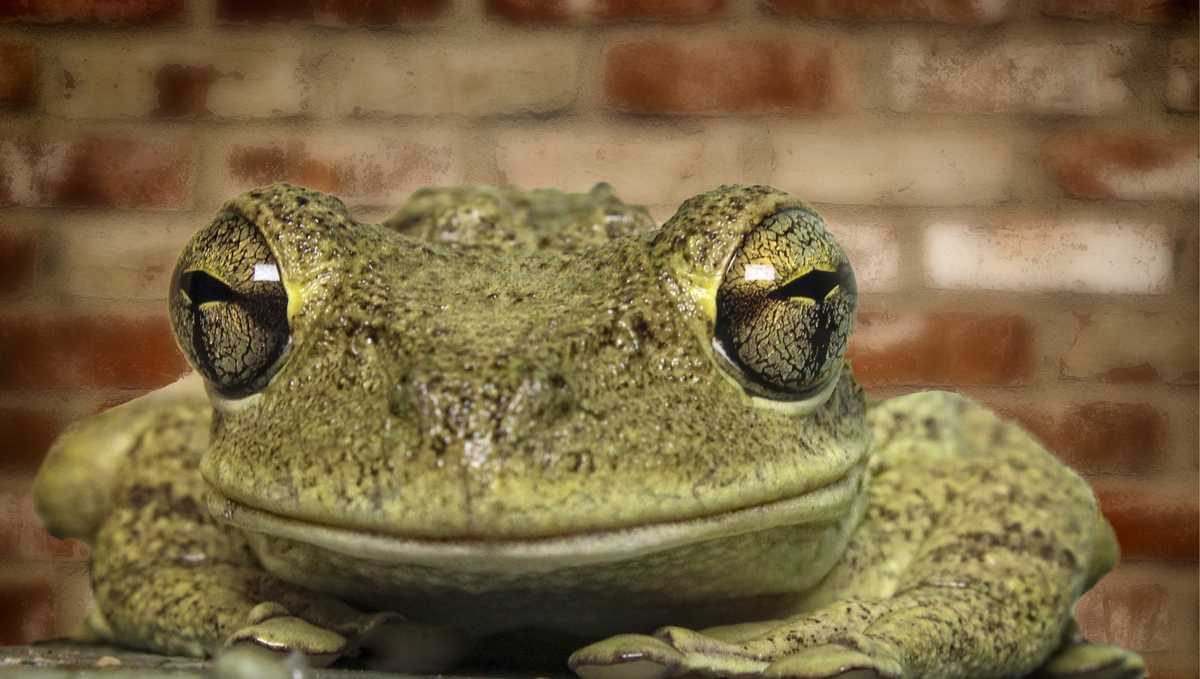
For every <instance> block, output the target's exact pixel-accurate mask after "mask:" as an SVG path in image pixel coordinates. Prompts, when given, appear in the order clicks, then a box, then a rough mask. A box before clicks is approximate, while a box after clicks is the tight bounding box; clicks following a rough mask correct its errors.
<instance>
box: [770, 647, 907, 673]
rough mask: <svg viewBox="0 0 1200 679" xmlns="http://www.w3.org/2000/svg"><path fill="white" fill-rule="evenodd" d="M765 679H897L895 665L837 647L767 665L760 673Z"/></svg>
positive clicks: (804, 652) (808, 650) (812, 650)
mask: <svg viewBox="0 0 1200 679" xmlns="http://www.w3.org/2000/svg"><path fill="white" fill-rule="evenodd" d="M762 676H763V677H765V678H769V679H899V677H900V676H901V668H900V665H899V663H897V662H895V661H894V660H892V659H890V658H879V657H872V656H871V655H868V654H866V653H863V652H861V651H858V650H855V649H853V648H849V647H847V646H842V645H840V644H822V645H820V646H814V647H812V648H806V649H804V650H802V651H800V652H799V653H793V654H792V655H789V656H785V657H783V658H780V659H779V660H776V661H775V662H773V663H771V664H770V665H769V666H768V667H767V668H766V669H765V670H763V672H762Z"/></svg>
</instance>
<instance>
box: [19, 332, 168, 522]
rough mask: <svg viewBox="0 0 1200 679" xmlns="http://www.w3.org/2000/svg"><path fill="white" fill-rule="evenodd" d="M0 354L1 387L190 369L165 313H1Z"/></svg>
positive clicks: (158, 381) (139, 381)
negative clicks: (3, 358) (144, 314)
mask: <svg viewBox="0 0 1200 679" xmlns="http://www.w3.org/2000/svg"><path fill="white" fill-rule="evenodd" d="M0 356H4V357H5V360H4V361H3V362H0V389H30V388H33V389H39V388H40V389H47V388H59V389H61V388H72V389H78V388H81V387H119V388H131V389H133V388H148V387H159V386H163V385H166V384H168V383H170V382H173V381H174V380H176V379H178V378H179V377H180V376H181V375H183V374H184V373H185V372H187V371H188V370H189V368H188V366H187V362H186V361H185V360H184V359H183V356H182V355H181V354H180V352H179V349H178V348H177V347H176V346H175V337H174V335H173V334H172V333H171V329H170V326H169V325H168V322H167V319H166V316H165V314H159V315H156V316H152V317H148V316H119V315H100V314H94V315H49V314H15V313H10V314H4V315H3V316H0ZM2 515H3V514H2V513H0V516H2Z"/></svg>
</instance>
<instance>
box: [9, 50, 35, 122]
mask: <svg viewBox="0 0 1200 679" xmlns="http://www.w3.org/2000/svg"><path fill="white" fill-rule="evenodd" d="M37 81H38V50H37V48H36V47H34V46H33V45H27V44H24V43H16V42H0V106H7V107H12V108H25V107H28V106H31V105H33V104H34V103H35V102H36V101H37Z"/></svg>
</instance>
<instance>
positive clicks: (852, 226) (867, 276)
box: [820, 206, 901, 293]
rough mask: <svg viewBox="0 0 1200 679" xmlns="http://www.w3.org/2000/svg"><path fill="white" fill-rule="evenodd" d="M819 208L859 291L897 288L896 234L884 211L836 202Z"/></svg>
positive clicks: (872, 291) (890, 290)
mask: <svg viewBox="0 0 1200 679" xmlns="http://www.w3.org/2000/svg"><path fill="white" fill-rule="evenodd" d="M820 211H821V215H822V216H823V217H824V218H825V222H826V225H827V226H828V227H829V230H830V231H831V232H832V233H833V235H834V237H835V238H837V242H838V244H839V245H841V246H842V249H843V250H845V251H846V255H847V256H848V257H849V258H850V262H851V264H852V265H853V266H854V278H855V280H856V281H857V283H858V289H859V290H860V291H862V292H866V293H874V292H894V291H895V290H897V289H899V287H900V254H901V253H900V237H899V235H898V233H897V230H896V227H895V226H894V225H893V224H891V223H890V221H889V220H888V218H887V216H886V215H885V213H881V212H879V211H864V210H861V209H855V208H845V207H840V206H831V207H829V208H824V207H822V208H821V210H820Z"/></svg>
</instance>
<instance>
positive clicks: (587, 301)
mask: <svg viewBox="0 0 1200 679" xmlns="http://www.w3.org/2000/svg"><path fill="white" fill-rule="evenodd" d="M796 208H803V209H809V208H806V207H805V206H804V205H803V203H801V202H799V201H797V200H796V199H794V198H792V197H790V196H788V195H786V194H783V193H781V192H778V191H775V190H773V189H770V188H767V187H722V188H720V189H717V190H715V191H713V192H710V193H707V194H703V195H701V196H697V197H696V198H693V199H691V200H689V201H687V202H686V203H684V204H683V205H682V206H681V207H680V210H679V212H678V213H677V214H676V215H675V216H674V217H673V218H672V219H671V220H670V221H669V222H668V223H667V224H665V225H664V226H663V227H662V229H661V230H659V231H657V232H654V231H651V228H652V227H651V224H650V221H649V218H648V217H647V216H646V214H645V212H644V210H641V209H640V208H636V207H630V206H624V205H623V204H622V203H620V201H619V200H617V199H616V198H615V197H614V196H612V195H611V191H609V190H607V189H606V188H605V187H598V188H597V189H595V190H593V191H592V193H590V194H561V193H558V192H552V191H535V192H530V193H528V194H523V193H520V192H517V191H514V190H512V189H493V188H487V187H480V188H457V189H445V190H427V191H423V192H419V193H418V194H416V195H415V196H414V198H413V200H412V201H411V202H410V203H409V205H407V206H406V207H405V208H403V209H402V210H401V212H400V213H399V214H398V215H397V216H396V217H394V218H393V219H391V220H389V221H388V222H387V223H386V224H385V225H366V224H358V223H355V222H354V221H353V220H352V219H351V217H350V216H349V214H348V212H347V211H346V209H345V208H344V206H342V204H341V203H340V202H339V201H337V199H335V198H332V197H330V196H326V195H322V194H319V193H316V192H311V191H306V190H303V189H300V188H297V187H292V186H288V185H274V186H271V187H267V188H264V189H261V190H258V191H254V192H251V193H248V194H245V195H243V196H241V197H239V198H237V199H235V200H233V201H231V202H230V203H229V204H228V205H227V206H226V208H225V211H224V213H223V216H222V217H220V219H228V218H229V215H234V216H235V217H237V218H239V219H244V220H246V222H248V223H250V224H253V225H255V227H256V228H257V229H258V230H259V232H260V233H261V234H262V236H263V237H264V238H265V240H266V242H267V244H268V246H269V247H270V249H271V251H272V253H273V254H274V256H275V258H276V259H277V261H278V264H279V266H280V269H281V271H282V275H283V284H284V286H285V287H286V289H287V293H288V299H289V304H288V322H289V325H290V327H291V332H292V338H291V343H290V345H289V347H288V349H287V353H286V354H285V356H284V359H283V361H282V363H281V365H280V368H279V371H278V373H277V374H275V375H274V377H272V378H271V380H270V382H269V383H268V384H267V385H266V386H265V387H264V388H263V389H262V390H261V391H259V392H258V393H256V394H254V395H252V396H248V397H244V398H237V399H231V398H224V397H221V396H220V395H219V394H216V393H215V392H213V390H211V389H210V390H209V392H210V393H209V396H210V397H211V401H212V404H213V406H214V407H215V409H214V410H211V411H210V409H209V408H208V406H206V405H205V404H204V402H203V401H202V398H203V394H202V392H201V390H200V386H199V382H198V381H197V380H194V379H193V381H192V382H189V383H181V384H180V385H176V386H174V387H172V388H171V391H170V392H169V393H167V394H159V395H157V396H153V397H150V399H149V400H146V401H135V402H134V403H132V404H129V405H128V406H124V407H123V408H125V410H120V409H117V410H114V411H110V412H108V413H105V414H104V415H101V416H99V417H98V418H96V419H94V420H92V421H89V422H85V423H83V424H81V425H79V426H77V427H76V428H74V429H73V430H72V431H70V432H68V434H66V435H65V436H64V438H63V439H61V440H60V441H59V442H58V444H56V447H55V449H54V451H52V454H51V456H50V457H49V459H48V460H47V463H46V465H45V466H44V467H43V470H42V472H41V473H40V475H39V479H38V486H37V488H36V495H37V498H38V502H39V510H40V511H41V512H42V514H43V516H44V517H45V519H46V521H47V523H48V525H50V527H51V528H52V529H58V530H59V532H60V533H64V534H72V535H75V536H78V537H82V538H84V539H88V540H89V541H90V542H92V544H93V545H94V546H95V552H94V558H93V561H94V569H95V571H94V572H95V589H96V595H97V604H98V613H97V614H96V615H95V616H94V617H93V620H92V627H93V629H94V630H95V631H97V632H99V633H100V634H102V635H103V636H106V637H108V638H112V639H115V640H118V641H122V642H124V643H128V644H131V645H135V646H141V647H144V648H150V649H155V650H160V651H164V652H178V653H189V654H205V653H209V654H211V653H215V652H217V651H218V650H219V649H220V648H221V647H222V646H223V645H225V644H227V643H230V642H238V641H246V642H254V643H258V644H260V645H264V646H268V647H272V648H280V649H290V648H294V649H298V650H301V651H303V652H305V653H307V654H309V655H310V656H312V657H314V658H317V659H322V660H331V659H334V658H336V657H339V656H348V655H354V654H356V653H357V652H358V651H359V650H361V649H367V650H368V651H374V652H376V653H377V654H378V655H379V656H380V657H386V658H387V659H388V660H387V663H385V664H390V665H392V666H396V667H407V668H409V669H414V668H416V669H432V668H436V667H438V666H440V665H443V664H449V663H452V662H453V661H454V659H455V658H456V657H457V656H458V655H459V654H460V653H461V652H462V650H463V649H465V648H466V644H468V643H474V642H479V641H481V640H486V639H488V638H491V639H493V640H494V639H497V638H507V637H505V636H504V635H506V634H511V633H513V632H514V631H517V630H526V631H528V634H529V635H532V637H533V638H541V637H539V636H538V635H539V634H542V633H544V632H546V631H547V630H550V631H553V632H554V633H555V634H556V635H557V636H558V637H560V638H561V637H563V636H565V637H569V638H574V639H577V640H595V639H600V638H603V637H605V636H608V635H612V634H618V635H619V636H616V637H613V638H611V639H608V640H605V641H600V642H598V643H594V644H592V645H590V646H587V647H586V648H582V649H580V650H579V651H577V652H576V653H575V654H574V655H572V656H571V666H572V668H573V669H575V670H576V671H577V672H579V673H580V674H582V675H584V676H585V677H588V678H591V677H598V678H600V679H607V678H608V677H632V678H634V679H641V678H642V677H646V678H657V677H663V676H668V675H672V674H678V673H683V672H699V673H701V674H711V675H727V674H762V675H764V676H789V677H834V676H847V677H849V676H882V677H947V678H952V677H962V678H966V677H1004V676H1016V675H1020V674H1024V673H1028V672H1030V671H1033V670H1034V669H1036V668H1038V667H1043V670H1042V671H1043V672H1044V673H1046V674H1047V676H1055V677H1092V678H1094V679H1100V678H1102V677H1137V676H1140V675H1141V674H1142V669H1141V664H1140V662H1141V661H1140V659H1138V658H1137V656H1135V655H1133V654H1129V653H1126V652H1124V651H1121V650H1119V649H1115V648H1110V647H1101V646H1095V645H1091V644H1087V643H1084V642H1082V641H1079V640H1075V639H1074V638H1073V637H1072V634H1073V626H1072V623H1071V615H1070V609H1071V606H1072V604H1073V602H1074V601H1075V600H1076V599H1077V598H1078V596H1079V595H1080V594H1081V593H1082V592H1083V591H1085V590H1086V588H1088V587H1090V586H1091V585H1092V584H1093V583H1094V582H1095V581H1096V580H1097V579H1098V578H1099V577H1100V576H1101V575H1102V574H1103V573H1104V572H1105V571H1106V570H1108V569H1109V568H1110V567H1111V566H1112V564H1113V563H1114V562H1115V558H1116V551H1115V543H1114V542H1113V538H1112V533H1111V530H1110V529H1109V527H1108V526H1107V524H1106V523H1104V521H1103V519H1102V518H1101V517H1100V515H1099V513H1098V511H1097V508H1096V503H1095V500H1094V498H1093V496H1092V494H1091V491H1090V490H1089V489H1088V488H1087V486H1086V484H1085V483H1084V482H1083V481H1082V480H1080V479H1079V478H1078V477H1077V476H1075V475H1074V474H1072V473H1071V472H1070V471H1069V470H1067V469H1066V468H1064V467H1062V466H1061V465H1060V464H1059V463H1057V462H1056V461H1055V460H1054V459H1053V457H1051V456H1050V455H1048V454H1047V453H1046V452H1045V451H1044V450H1043V449H1041V447H1040V446H1039V445H1038V444H1037V443H1036V442H1035V441H1034V440H1033V439H1031V438H1030V437H1029V436H1028V435H1027V434H1025V433H1023V432H1022V431H1020V430H1019V429H1018V428H1016V427H1015V426H1014V425H1011V424H1008V423H1004V422H1002V421H1000V420H998V419H997V418H995V416H993V415H992V414H991V413H989V412H987V411H986V410H984V409H982V408H981V407H979V406H977V405H975V404H973V403H971V402H969V401H966V400H964V399H962V398H960V397H957V396H954V395H951V394H945V393H927V394H918V395H914V396H910V397H905V398H902V399H894V400H892V401H888V402H885V403H882V404H878V405H874V406H870V407H868V404H867V403H866V400H865V398H864V396H863V393H862V390H861V389H860V388H859V387H858V386H857V385H856V384H855V383H854V380H853V377H852V375H851V371H850V369H849V367H848V366H847V367H846V368H845V369H844V370H843V371H842V373H841V376H840V377H839V378H837V382H836V386H835V387H834V388H833V391H832V393H831V395H830V396H829V398H828V400H826V401H824V402H823V403H821V404H820V405H819V406H818V407H816V408H815V410H813V411H812V412H808V413H804V414H800V413H798V412H796V411H789V410H787V409H786V408H785V409H780V408H778V407H773V406H771V405H770V404H765V403H764V402H763V399H761V398H752V397H751V396H749V395H747V394H746V393H745V392H744V391H743V389H742V388H741V387H740V386H739V384H738V382H737V381H736V380H734V379H731V378H730V377H729V375H728V373H727V372H726V371H725V370H724V368H723V367H722V365H721V363H720V361H719V360H717V358H716V357H714V355H713V351H712V332H713V327H714V323H715V306H716V304H715V299H716V294H717V290H718V288H719V287H720V284H721V279H722V276H723V275H724V273H725V269H726V267H727V265H728V262H729V260H730V258H731V257H732V256H733V253H734V251H735V249H736V248H737V247H738V246H739V244H741V243H742V241H743V240H744V239H745V237H746V234H747V233H749V232H750V231H751V230H752V229H754V228H755V227H756V226H757V225H759V224H760V223H762V222H763V221H764V220H765V219H767V218H768V217H769V216H771V215H773V214H776V213H778V212H779V211H781V210H785V209H796ZM406 234H417V235H419V236H420V237H421V239H416V238H413V237H411V236H409V235H406ZM210 413H211V439H210V438H209V434H210V428H209V418H210ZM122 421H125V422H127V423H128V426H127V427H124V428H123V427H121V426H120V423H121V422H122ZM872 439H873V440H874V445H873V447H872ZM92 460H95V461H96V462H93V461H92ZM89 465H90V466H89ZM96 465H99V467H97V468H95V469H93V468H92V467H95V466H96ZM97 475H98V476H97ZM97 477H98V478H100V479H101V480H102V481H103V482H104V484H105V488H107V489H110V490H111V493H110V494H108V495H103V497H102V499H101V500H99V501H96V502H92V503H90V504H88V505H87V506H86V510H87V511H86V516H84V517H83V518H80V517H78V516H77V514H78V512H77V511H76V510H74V509H73V508H72V502H71V500H70V499H69V498H70V496H71V495H72V494H78V493H79V491H80V489H81V488H84V487H86V486H87V484H89V483H93V482H92V481H91V480H90V479H94V478H97ZM204 503H207V504H208V506H209V508H210V509H211V510H212V511H213V514H212V515H211V516H210V514H209V513H207V512H205V511H203V509H202V507H203V505H204ZM213 516H215V517H216V518H213ZM430 554H434V555H435V556H433V557H430V556H429V555H430ZM370 611H376V612H375V613H371V612H370ZM387 611H395V612H396V613H399V614H400V615H403V616H406V617H407V618H408V619H409V620H411V621H412V622H411V623H402V622H399V619H398V618H397V617H396V616H394V615H392V614H390V613H387ZM754 620H760V621H762V622H757V623H753V622H750V621H754ZM734 622H737V623H744V624H740V625H735V626H726V627H718V628H712V629H707V630H702V631H700V632H696V631H692V630H691V629H689V628H699V627H708V626H711V625H717V624H728V623H734ZM664 625H683V626H684V627H663V626H664ZM656 629H657V631H656V632H654V636H645V635H644V634H645V633H649V632H651V631H653V630H656ZM622 633H624V634H622ZM416 635H420V638H421V639H423V640H425V641H429V640H431V639H432V640H436V643H433V642H429V643H426V644H425V645H426V646H430V645H432V646H434V647H436V648H437V649H439V651H438V653H440V655H437V654H435V655H437V657H434V658H430V657H427V656H428V654H427V653H426V655H425V656H421V655H420V654H414V653H413V652H412V650H411V649H408V650H404V649H398V646H403V645H404V644H403V643H400V642H402V641H403V639H405V638H415V637H416ZM496 635H501V636H500V637H497V636H496ZM423 643H424V642H423ZM546 643H547V644H549V643H550V641H549V640H547V642H546ZM492 645H493V646H496V645H497V642H495V641H493V642H492ZM498 645H500V646H501V647H503V646H504V645H505V643H504V642H500V643H499V644H498ZM502 650H503V649H502ZM418 656H420V657H418ZM1047 663H1048V664H1047Z"/></svg>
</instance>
